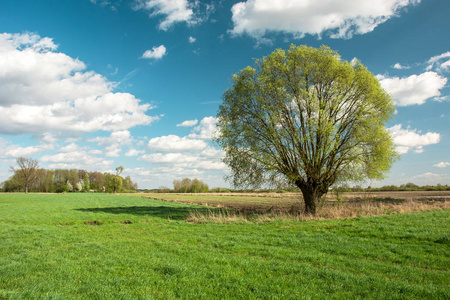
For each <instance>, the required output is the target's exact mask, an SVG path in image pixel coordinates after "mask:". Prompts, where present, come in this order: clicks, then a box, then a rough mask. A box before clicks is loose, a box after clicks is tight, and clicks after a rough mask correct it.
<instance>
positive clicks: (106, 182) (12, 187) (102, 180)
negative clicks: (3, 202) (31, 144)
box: [1, 169, 138, 193]
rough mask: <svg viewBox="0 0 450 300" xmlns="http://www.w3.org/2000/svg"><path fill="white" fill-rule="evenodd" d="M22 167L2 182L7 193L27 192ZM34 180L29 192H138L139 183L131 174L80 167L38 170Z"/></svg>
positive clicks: (3, 189) (29, 186)
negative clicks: (124, 174) (89, 169)
mask: <svg viewBox="0 0 450 300" xmlns="http://www.w3.org/2000/svg"><path fill="white" fill-rule="evenodd" d="M20 172H21V170H20V169H16V170H15V171H14V174H13V175H12V176H11V177H10V178H9V179H8V180H6V181H4V182H2V184H1V190H2V191H3V192H25V185H24V183H23V176H21V173H20ZM34 172H35V173H34V174H35V175H34V176H33V178H32V179H33V180H31V181H30V184H29V185H28V188H27V191H28V192H37V193H63V192H107V193H113V192H131V191H136V190H137V188H138V186H137V183H134V182H132V181H131V178H130V176H127V177H125V178H123V177H122V176H120V175H118V174H110V173H101V172H87V171H85V170H77V169H70V170H69V169H56V170H46V169H36V170H35V171H34Z"/></svg>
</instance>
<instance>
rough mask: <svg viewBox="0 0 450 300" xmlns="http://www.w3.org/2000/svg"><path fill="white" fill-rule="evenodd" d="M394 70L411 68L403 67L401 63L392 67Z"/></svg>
mask: <svg viewBox="0 0 450 300" xmlns="http://www.w3.org/2000/svg"><path fill="white" fill-rule="evenodd" d="M392 68H394V69H397V70H404V69H411V67H410V66H402V65H401V64H400V63H396V64H395V65H393V66H392Z"/></svg>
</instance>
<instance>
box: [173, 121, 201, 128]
mask: <svg viewBox="0 0 450 300" xmlns="http://www.w3.org/2000/svg"><path fill="white" fill-rule="evenodd" d="M197 123H198V120H197V119H195V120H186V121H184V122H182V123H180V124H177V127H192V126H195V125H197Z"/></svg>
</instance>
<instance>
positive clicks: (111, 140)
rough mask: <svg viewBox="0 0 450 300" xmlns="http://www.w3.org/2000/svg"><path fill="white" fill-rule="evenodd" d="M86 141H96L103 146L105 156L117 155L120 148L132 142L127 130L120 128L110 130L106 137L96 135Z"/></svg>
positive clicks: (120, 150)
mask: <svg viewBox="0 0 450 300" xmlns="http://www.w3.org/2000/svg"><path fill="white" fill-rule="evenodd" d="M87 141H88V142H93V143H98V145H99V146H102V147H105V150H106V152H105V156H106V157H118V156H119V153H120V152H122V148H123V147H124V146H126V145H130V144H131V143H132V142H133V138H132V137H131V134H130V132H129V131H128V130H122V131H115V132H112V133H111V134H110V136H108V137H96V138H93V139H88V140H87Z"/></svg>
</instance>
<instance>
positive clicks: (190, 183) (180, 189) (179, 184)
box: [173, 178, 209, 193]
mask: <svg viewBox="0 0 450 300" xmlns="http://www.w3.org/2000/svg"><path fill="white" fill-rule="evenodd" d="M173 190H174V192H175V193H207V192H208V191H209V187H208V185H207V184H206V183H204V182H203V181H201V180H198V179H197V178H195V179H190V178H183V179H181V180H179V179H175V180H174V181H173Z"/></svg>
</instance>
